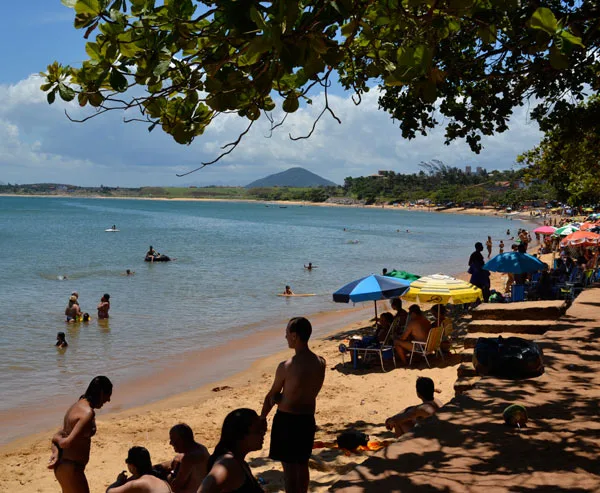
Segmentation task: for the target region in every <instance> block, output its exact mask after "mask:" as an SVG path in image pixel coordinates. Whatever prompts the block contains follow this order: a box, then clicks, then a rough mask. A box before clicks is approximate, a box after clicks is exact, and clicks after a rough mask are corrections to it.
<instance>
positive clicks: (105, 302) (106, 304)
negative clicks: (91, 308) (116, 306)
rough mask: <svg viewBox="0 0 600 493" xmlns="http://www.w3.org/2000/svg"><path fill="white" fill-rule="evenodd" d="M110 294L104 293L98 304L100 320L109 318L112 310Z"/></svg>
mask: <svg viewBox="0 0 600 493" xmlns="http://www.w3.org/2000/svg"><path fill="white" fill-rule="evenodd" d="M109 300H110V294H108V293H104V294H103V295H102V298H100V303H98V307H97V308H98V320H102V319H106V318H108V310H110V301H109Z"/></svg>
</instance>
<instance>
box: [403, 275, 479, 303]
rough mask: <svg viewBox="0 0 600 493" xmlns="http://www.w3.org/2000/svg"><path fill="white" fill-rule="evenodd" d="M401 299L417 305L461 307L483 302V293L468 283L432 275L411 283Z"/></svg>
mask: <svg viewBox="0 0 600 493" xmlns="http://www.w3.org/2000/svg"><path fill="white" fill-rule="evenodd" d="M402 299H404V300H406V301H413V302H418V303H442V304H446V303H453V304H455V305H461V304H463V303H472V302H474V301H477V300H483V293H482V292H481V289H479V288H478V287H477V286H474V285H473V284H471V283H470V282H467V281H462V280H461V279H455V278H454V277H450V276H445V275H443V274H432V275H430V276H423V277H421V278H420V279H417V280H416V281H413V282H412V283H411V285H410V289H409V290H408V292H407V293H405V294H404V295H402Z"/></svg>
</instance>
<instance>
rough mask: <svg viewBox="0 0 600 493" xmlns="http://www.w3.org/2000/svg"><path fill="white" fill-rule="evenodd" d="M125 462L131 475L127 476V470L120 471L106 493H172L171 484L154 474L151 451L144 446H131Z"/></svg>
mask: <svg viewBox="0 0 600 493" xmlns="http://www.w3.org/2000/svg"><path fill="white" fill-rule="evenodd" d="M125 463H126V464H127V469H129V472H130V473H131V476H129V477H127V474H126V473H125V471H123V472H122V473H120V474H119V475H118V476H117V480H116V481H115V482H114V483H113V484H111V485H110V486H109V487H108V488H107V489H106V493H127V492H131V493H133V492H138V493H172V491H173V490H171V487H170V486H169V484H168V483H167V482H166V481H164V480H162V479H159V478H157V477H156V476H155V475H154V472H153V470H152V461H151V460H150V452H148V450H146V449H145V448H144V447H131V448H130V449H129V452H128V453H127V458H126V459H125Z"/></svg>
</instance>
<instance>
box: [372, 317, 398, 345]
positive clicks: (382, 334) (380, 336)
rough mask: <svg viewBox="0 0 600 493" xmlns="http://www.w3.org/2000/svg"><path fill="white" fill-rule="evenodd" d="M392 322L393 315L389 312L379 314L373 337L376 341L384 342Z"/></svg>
mask: <svg viewBox="0 0 600 493" xmlns="http://www.w3.org/2000/svg"><path fill="white" fill-rule="evenodd" d="M393 322H394V316H393V315H392V314H391V313H390V312H384V313H382V314H381V315H379V323H378V324H377V330H376V331H375V339H376V340H377V341H378V342H380V343H383V342H385V339H386V336H387V335H388V333H389V332H390V327H391V326H392V323H393Z"/></svg>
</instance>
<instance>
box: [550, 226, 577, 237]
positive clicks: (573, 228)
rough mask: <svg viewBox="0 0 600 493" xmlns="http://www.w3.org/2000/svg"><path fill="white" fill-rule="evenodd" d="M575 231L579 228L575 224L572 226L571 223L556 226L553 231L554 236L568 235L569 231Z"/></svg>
mask: <svg viewBox="0 0 600 493" xmlns="http://www.w3.org/2000/svg"><path fill="white" fill-rule="evenodd" d="M575 231H579V228H578V227H577V226H574V225H572V224H567V225H565V226H562V227H560V228H558V229H557V230H556V231H555V232H554V235H555V236H568V235H570V234H571V233H575Z"/></svg>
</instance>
